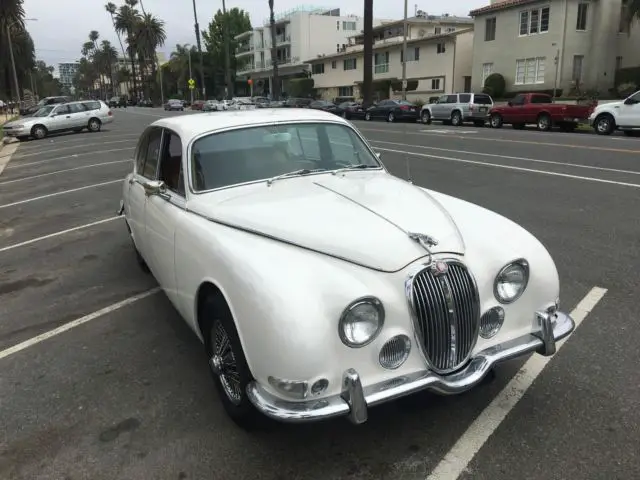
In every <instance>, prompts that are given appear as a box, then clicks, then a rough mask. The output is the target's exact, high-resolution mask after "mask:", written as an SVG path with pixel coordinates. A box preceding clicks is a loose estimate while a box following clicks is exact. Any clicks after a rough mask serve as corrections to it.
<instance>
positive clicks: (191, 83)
mask: <svg viewBox="0 0 640 480" xmlns="http://www.w3.org/2000/svg"><path fill="white" fill-rule="evenodd" d="M187 83H188V84H189V88H191V89H193V88H195V86H196V81H195V80H194V79H193V78H190V79H189V81H188V82H187Z"/></svg>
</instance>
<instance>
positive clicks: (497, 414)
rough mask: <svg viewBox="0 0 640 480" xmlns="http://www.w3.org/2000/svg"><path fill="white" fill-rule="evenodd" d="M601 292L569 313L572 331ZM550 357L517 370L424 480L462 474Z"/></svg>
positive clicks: (539, 357) (449, 478)
mask: <svg viewBox="0 0 640 480" xmlns="http://www.w3.org/2000/svg"><path fill="white" fill-rule="evenodd" d="M605 293H607V290H606V289H605V288H600V287H593V288H592V289H591V291H590V292H589V293H588V294H587V296H586V297H584V298H583V299H582V300H581V301H580V303H578V305H577V306H576V308H575V309H574V310H573V311H572V312H571V316H572V317H573V319H574V321H575V322H576V329H577V328H578V327H579V326H580V324H581V323H582V322H583V320H584V319H585V318H587V315H589V313H591V311H592V310H593V309H594V308H595V306H596V305H597V304H598V302H599V301H600V300H602V297H604V295H605ZM568 338H570V337H568ZM568 338H566V339H564V340H561V341H560V342H558V343H557V344H556V348H557V351H560V348H561V347H562V345H564V342H565V341H566V340H567V339H568ZM552 358H553V357H543V356H542V355H538V354H535V353H534V354H533V356H531V357H530V358H529V360H527V362H526V363H525V364H524V365H523V366H522V368H520V370H519V371H518V373H516V374H515V376H514V377H513V378H512V379H511V381H510V382H509V383H508V384H507V386H506V387H504V388H503V389H502V391H501V392H500V393H499V394H498V395H497V396H496V397H495V398H494V399H493V401H492V402H491V403H490V404H489V406H488V407H487V408H485V409H484V410H483V411H482V413H481V414H480V415H479V416H478V418H476V420H475V421H474V422H473V423H472V424H471V425H470V426H469V428H467V430H466V431H465V432H464V434H462V436H461V437H460V438H459V439H458V441H457V442H456V443H455V445H454V446H453V447H452V448H451V450H449V452H448V453H447V454H446V455H445V457H444V458H443V459H442V460H441V461H440V463H439V464H438V465H437V466H436V468H435V469H434V470H433V471H432V472H431V474H430V475H429V476H428V477H427V480H456V479H457V478H458V477H459V476H460V475H461V474H462V473H463V472H464V471H465V469H466V468H467V466H468V465H469V463H471V461H472V460H473V458H474V457H475V456H476V454H477V453H478V452H479V451H480V449H481V448H482V446H483V445H484V444H485V442H486V441H487V440H488V439H489V437H490V436H491V435H492V434H493V433H494V432H495V431H496V429H497V428H498V427H499V426H500V424H501V423H502V421H503V420H504V419H505V418H506V416H507V415H508V414H509V412H510V411H511V410H513V408H514V407H515V406H516V404H517V403H518V401H519V400H520V399H521V398H522V397H523V396H524V394H525V393H526V391H527V390H528V389H529V387H531V385H532V384H533V382H534V380H535V379H536V378H537V377H538V375H540V373H542V370H543V369H544V367H545V366H546V365H547V364H548V363H549V361H550V360H551V359H552Z"/></svg>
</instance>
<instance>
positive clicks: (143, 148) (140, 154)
mask: <svg viewBox="0 0 640 480" xmlns="http://www.w3.org/2000/svg"><path fill="white" fill-rule="evenodd" d="M149 133H150V131H149V130H147V131H145V132H144V133H143V134H142V136H141V137H140V140H138V144H137V145H136V151H135V154H134V157H133V158H135V162H136V173H137V174H138V175H142V170H143V169H144V159H145V158H146V156H147V146H148V145H149Z"/></svg>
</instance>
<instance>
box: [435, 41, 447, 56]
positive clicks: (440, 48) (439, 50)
mask: <svg viewBox="0 0 640 480" xmlns="http://www.w3.org/2000/svg"><path fill="white" fill-rule="evenodd" d="M436 48H437V49H438V50H437V51H438V53H439V54H440V53H444V52H445V51H446V49H445V46H444V43H439V44H438V45H437V46H436Z"/></svg>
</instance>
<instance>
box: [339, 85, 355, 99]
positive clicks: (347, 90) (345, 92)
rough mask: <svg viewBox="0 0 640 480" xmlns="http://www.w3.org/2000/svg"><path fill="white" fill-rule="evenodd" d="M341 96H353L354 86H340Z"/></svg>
mask: <svg viewBox="0 0 640 480" xmlns="http://www.w3.org/2000/svg"><path fill="white" fill-rule="evenodd" d="M338 96H339V97H353V87H338Z"/></svg>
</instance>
